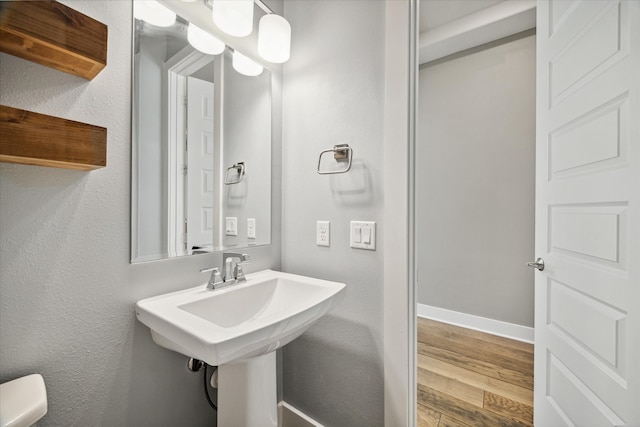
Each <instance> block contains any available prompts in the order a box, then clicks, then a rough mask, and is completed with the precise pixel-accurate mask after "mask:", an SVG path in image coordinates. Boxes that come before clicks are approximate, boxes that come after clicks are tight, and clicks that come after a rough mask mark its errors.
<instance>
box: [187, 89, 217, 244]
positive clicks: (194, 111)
mask: <svg viewBox="0 0 640 427" xmlns="http://www.w3.org/2000/svg"><path fill="white" fill-rule="evenodd" d="M187 99H188V106H187V112H188V113H187V148H186V149H187V154H186V156H185V157H186V159H187V180H186V186H187V188H186V194H187V203H186V206H187V216H186V218H187V251H188V253H193V249H194V247H196V248H201V250H207V251H211V249H212V245H213V225H214V218H213V198H214V194H213V187H214V173H213V172H214V171H213V160H214V159H213V150H214V142H213V83H210V82H207V81H204V80H200V79H196V78H194V77H189V78H188V79H187Z"/></svg>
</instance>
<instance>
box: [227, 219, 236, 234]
mask: <svg viewBox="0 0 640 427" xmlns="http://www.w3.org/2000/svg"><path fill="white" fill-rule="evenodd" d="M225 220H226V221H225V223H226V227H225V234H226V235H227V236H237V235H238V217H235V216H228V217H226V218H225Z"/></svg>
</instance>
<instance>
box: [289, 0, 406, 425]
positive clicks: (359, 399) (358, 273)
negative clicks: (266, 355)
mask: <svg viewBox="0 0 640 427" xmlns="http://www.w3.org/2000/svg"><path fill="white" fill-rule="evenodd" d="M384 14H385V2H382V1H350V0H345V1H339V2H337V1H329V2H327V1H286V2H285V17H286V18H287V19H288V20H289V22H290V23H291V26H292V32H293V34H294V35H295V37H294V39H293V43H292V54H291V60H290V61H289V62H288V63H287V64H286V66H285V71H284V125H283V126H284V132H283V134H284V141H283V152H284V155H283V169H282V170H283V224H284V225H285V226H284V227H283V267H284V269H285V270H286V271H288V272H291V273H298V274H304V275H308V276H313V277H319V278H323V279H329V280H336V281H342V282H345V283H346V284H347V295H346V298H345V300H344V302H343V303H342V305H341V306H339V307H338V308H337V309H335V310H334V311H333V312H331V313H330V314H328V315H327V316H325V317H324V318H323V319H322V320H321V321H320V322H318V323H317V324H316V325H315V326H313V327H312V328H311V329H310V330H309V331H308V332H307V333H305V334H304V335H303V336H302V337H300V338H299V339H297V340H296V341H294V342H293V343H291V344H289V345H288V346H286V347H285V348H284V351H283V359H284V371H283V376H284V384H283V388H284V398H285V400H286V401H287V402H289V403H291V404H293V405H294V406H296V407H297V408H299V409H300V410H302V411H303V412H305V413H307V414H308V415H309V416H311V417H313V418H315V419H317V420H318V421H319V422H321V423H324V424H325V425H327V426H336V427H337V426H349V427H357V426H366V427H372V426H381V425H383V423H384V414H383V410H384V401H383V392H384V387H383V363H382V359H383V356H382V347H383V339H382V338H383V337H382V326H383V324H382V322H383V315H382V312H383V301H382V292H383V268H382V260H383V258H382V255H383V254H382V250H381V248H382V243H383V231H384V227H383V224H382V223H381V221H382V214H383V197H382V182H383V181H382V180H383V157H382V152H383V119H384V106H383V100H384V53H385V52H384V25H385V21H384V16H385V15H384ZM341 143H348V144H350V145H351V147H353V149H354V156H355V158H354V164H353V168H352V170H351V172H349V173H347V174H341V175H318V174H317V173H316V166H317V162H318V155H319V153H320V152H321V151H322V150H325V149H328V148H331V147H332V146H333V145H334V144H341ZM316 220H328V221H331V247H328V248H327V247H319V246H316V236H315V233H316ZM350 220H370V221H377V224H378V241H377V246H378V250H377V251H375V252H370V251H363V250H357V249H351V248H350V247H349V221H350ZM399 267H400V268H401V266H399Z"/></svg>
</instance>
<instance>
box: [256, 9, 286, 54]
mask: <svg viewBox="0 0 640 427" xmlns="http://www.w3.org/2000/svg"><path fill="white" fill-rule="evenodd" d="M290 51H291V25H289V22H287V20H286V19H284V18H283V17H282V16H279V15H275V14H267V15H264V16H263V17H262V18H260V25H259V27H258V54H259V55H260V56H261V57H262V58H263V59H265V60H267V61H269V62H274V63H276V64H281V63H283V62H287V61H288V60H289V54H290Z"/></svg>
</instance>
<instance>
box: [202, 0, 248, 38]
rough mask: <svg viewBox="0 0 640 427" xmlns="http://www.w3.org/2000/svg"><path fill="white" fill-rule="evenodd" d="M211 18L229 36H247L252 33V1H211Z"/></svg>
mask: <svg viewBox="0 0 640 427" xmlns="http://www.w3.org/2000/svg"><path fill="white" fill-rule="evenodd" d="M211 17H212V19H213V23H214V24H216V26H217V27H218V28H220V29H221V30H222V31H224V32H225V33H227V34H229V35H230V36H234V37H245V36H248V35H249V34H251V31H253V0H213V4H212V15H211Z"/></svg>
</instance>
